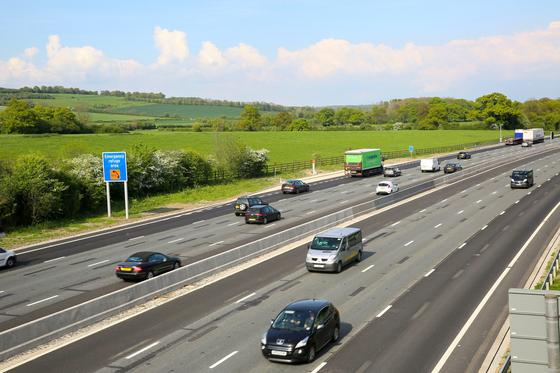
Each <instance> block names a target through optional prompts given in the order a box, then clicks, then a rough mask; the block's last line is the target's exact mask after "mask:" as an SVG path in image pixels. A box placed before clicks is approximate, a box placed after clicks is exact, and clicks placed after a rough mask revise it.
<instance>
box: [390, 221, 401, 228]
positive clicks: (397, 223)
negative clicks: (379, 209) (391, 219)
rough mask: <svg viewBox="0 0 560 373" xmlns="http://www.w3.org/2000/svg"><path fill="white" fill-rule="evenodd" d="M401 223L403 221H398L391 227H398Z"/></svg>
mask: <svg viewBox="0 0 560 373" xmlns="http://www.w3.org/2000/svg"><path fill="white" fill-rule="evenodd" d="M400 222H401V221H400V220H399V221H397V222H395V223H393V224H391V227H394V226H396V225H399V223H400Z"/></svg>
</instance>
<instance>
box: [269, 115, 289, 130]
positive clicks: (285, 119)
mask: <svg viewBox="0 0 560 373" xmlns="http://www.w3.org/2000/svg"><path fill="white" fill-rule="evenodd" d="M293 120H294V116H293V115H292V113H290V112H288V111H282V112H280V113H278V114H276V115H275V116H274V117H273V118H272V125H273V126H274V127H276V128H277V129H280V130H285V129H286V128H287V127H288V126H289V125H290V124H291V123H292V121H293Z"/></svg>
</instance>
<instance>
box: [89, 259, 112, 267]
mask: <svg viewBox="0 0 560 373" xmlns="http://www.w3.org/2000/svg"><path fill="white" fill-rule="evenodd" d="M108 261H109V259H105V260H102V261H100V262H97V263H93V264H88V267H95V266H96V265H98V264H103V263H107V262H108Z"/></svg>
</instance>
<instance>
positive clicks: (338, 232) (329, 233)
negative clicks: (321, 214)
mask: <svg viewBox="0 0 560 373" xmlns="http://www.w3.org/2000/svg"><path fill="white" fill-rule="evenodd" d="M359 231H360V228H352V227H347V228H332V229H329V230H326V231H324V232H321V233H318V234H317V236H319V237H333V238H342V237H346V236H348V235H351V234H352V233H356V232H359Z"/></svg>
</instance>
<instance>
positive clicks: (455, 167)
mask: <svg viewBox="0 0 560 373" xmlns="http://www.w3.org/2000/svg"><path fill="white" fill-rule="evenodd" d="M462 169H463V166H461V165H460V164H459V163H448V164H446V165H445V167H444V168H443V172H444V173H446V174H451V173H453V172H457V171H461V170H462Z"/></svg>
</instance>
